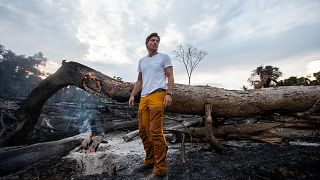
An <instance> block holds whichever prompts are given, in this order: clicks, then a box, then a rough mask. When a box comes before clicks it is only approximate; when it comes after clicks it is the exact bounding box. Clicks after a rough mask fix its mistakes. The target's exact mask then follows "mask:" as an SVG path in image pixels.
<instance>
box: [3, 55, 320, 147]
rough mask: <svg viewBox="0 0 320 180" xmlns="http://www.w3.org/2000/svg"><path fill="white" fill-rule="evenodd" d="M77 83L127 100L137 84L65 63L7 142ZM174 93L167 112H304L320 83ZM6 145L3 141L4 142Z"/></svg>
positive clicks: (15, 140) (31, 99)
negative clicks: (55, 96)
mask: <svg viewBox="0 0 320 180" xmlns="http://www.w3.org/2000/svg"><path fill="white" fill-rule="evenodd" d="M69 85H71V86H77V87H79V88H82V89H84V90H86V91H88V92H90V93H93V94H96V95H99V96H102V97H110V98H112V99H114V100H116V101H119V102H125V101H128V99H129V97H130V93H131V91H132V89H133V86H134V84H133V83H128V82H122V81H117V80H115V79H113V78H111V77H109V76H106V75H104V74H102V73H100V72H98V71H96V70H94V69H92V68H89V67H87V66H84V65H82V64H79V63H76V62H65V61H63V62H62V66H61V67H60V68H59V69H58V70H57V72H55V73H54V74H52V75H50V76H49V77H48V78H46V79H45V80H43V81H42V82H41V83H40V85H39V86H38V87H37V88H35V89H34V90H33V91H32V92H31V94H30V95H29V96H28V97H27V99H26V100H25V102H24V103H23V105H22V106H21V107H20V108H19V110H18V111H17V113H16V114H17V117H18V124H17V125H16V127H15V128H14V130H13V131H12V132H11V133H7V136H8V137H9V138H8V139H7V140H6V141H4V142H5V144H11V145H12V144H21V143H22V142H23V139H24V137H25V136H26V134H27V133H28V132H29V131H30V130H31V129H32V128H33V127H34V126H35V124H36V122H37V120H38V118H39V115H40V112H41V109H42V106H43V104H44V103H45V102H46V100H47V99H48V98H49V97H50V96H52V95H53V94H54V93H56V92H57V91H58V90H59V89H61V88H63V87H65V86H69ZM173 91H174V97H173V103H172V105H171V106H169V107H167V109H166V111H167V112H176V113H184V114H194V115H204V114H205V104H211V105H212V110H213V111H212V116H213V117H226V118H229V117H249V116H255V115H264V114H269V113H296V112H304V111H307V110H309V109H310V108H312V107H313V106H314V104H315V103H316V102H317V100H319V99H320V86H290V87H276V88H265V89H257V90H249V91H240V90H226V89H221V88H215V87H210V86H189V85H181V84H175V86H174V90H173ZM2 145H4V144H2Z"/></svg>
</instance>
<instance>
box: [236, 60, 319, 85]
mask: <svg viewBox="0 0 320 180" xmlns="http://www.w3.org/2000/svg"><path fill="white" fill-rule="evenodd" d="M281 76H282V72H281V71H280V69H279V68H278V67H273V66H271V65H268V66H258V67H257V68H256V69H254V70H253V71H252V74H251V76H250V77H249V79H248V82H249V83H250V85H251V86H253V87H254V88H255V89H259V88H267V87H271V86H315V85H320V71H319V72H315V73H313V75H312V76H313V78H312V76H310V75H309V76H307V77H295V76H291V77H289V78H287V79H283V80H278V79H279V78H280V77H281ZM311 79H313V80H311ZM242 89H244V90H245V89H246V87H245V86H243V87H242Z"/></svg>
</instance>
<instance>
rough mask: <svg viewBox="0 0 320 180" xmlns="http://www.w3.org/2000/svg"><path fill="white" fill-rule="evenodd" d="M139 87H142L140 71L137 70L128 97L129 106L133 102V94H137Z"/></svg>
mask: <svg viewBox="0 0 320 180" xmlns="http://www.w3.org/2000/svg"><path fill="white" fill-rule="evenodd" d="M141 89H142V73H141V72H139V74H138V79H137V81H136V83H135V84H134V88H133V90H132V92H131V96H130V99H129V106H130V107H131V106H133V104H134V96H135V95H137V93H138V92H139V91H141Z"/></svg>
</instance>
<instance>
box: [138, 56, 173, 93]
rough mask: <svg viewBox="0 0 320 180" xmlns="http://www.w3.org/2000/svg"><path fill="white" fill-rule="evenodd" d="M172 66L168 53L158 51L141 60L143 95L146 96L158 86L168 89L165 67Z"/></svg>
mask: <svg viewBox="0 0 320 180" xmlns="http://www.w3.org/2000/svg"><path fill="white" fill-rule="evenodd" d="M170 66H172V64H171V59H170V57H169V56H168V55H167V54H164V53H158V54H156V55H154V56H152V57H149V56H145V57H143V58H142V59H140V60H139V65H138V72H141V73H142V91H141V96H146V95H148V94H150V93H152V92H153V91H154V90H156V89H158V88H163V89H167V78H166V74H165V70H164V69H165V68H167V67H170Z"/></svg>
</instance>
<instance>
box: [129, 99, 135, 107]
mask: <svg viewBox="0 0 320 180" xmlns="http://www.w3.org/2000/svg"><path fill="white" fill-rule="evenodd" d="M133 105H134V96H130V99H129V106H130V107H132V106H133Z"/></svg>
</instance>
